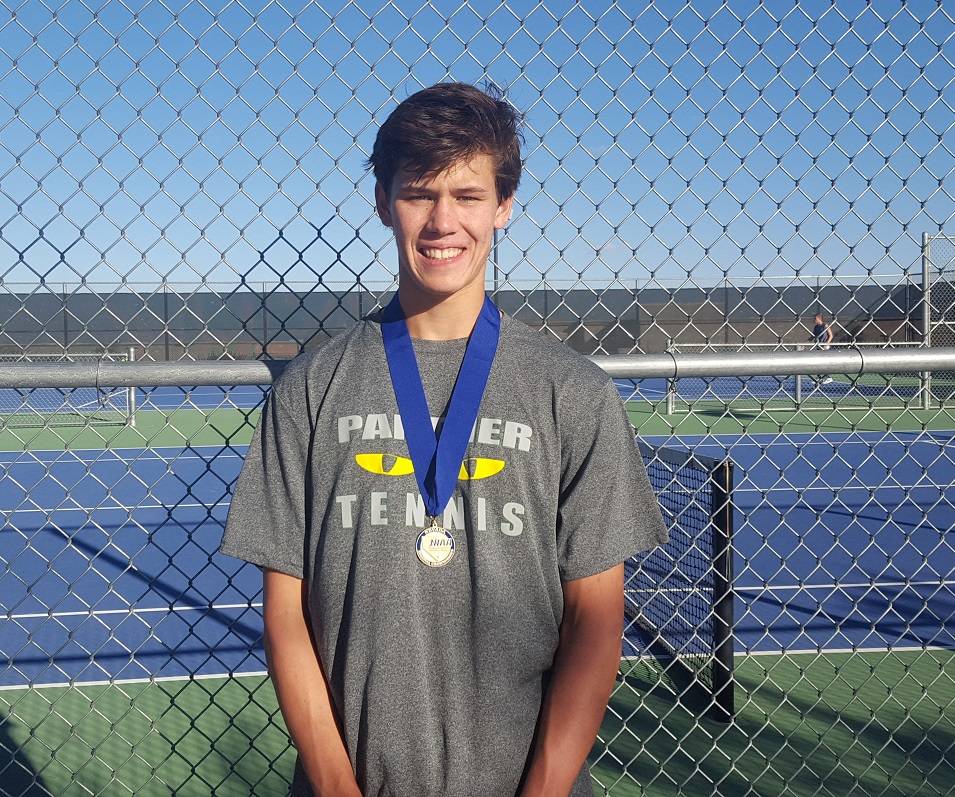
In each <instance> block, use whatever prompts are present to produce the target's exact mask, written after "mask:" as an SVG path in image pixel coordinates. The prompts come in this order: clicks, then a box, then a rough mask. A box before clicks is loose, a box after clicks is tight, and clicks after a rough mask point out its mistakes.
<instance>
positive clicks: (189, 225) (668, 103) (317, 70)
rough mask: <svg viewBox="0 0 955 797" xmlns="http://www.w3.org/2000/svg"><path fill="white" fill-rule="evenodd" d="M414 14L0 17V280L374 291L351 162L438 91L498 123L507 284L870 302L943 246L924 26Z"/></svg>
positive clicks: (944, 23)
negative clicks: (475, 104)
mask: <svg viewBox="0 0 955 797" xmlns="http://www.w3.org/2000/svg"><path fill="white" fill-rule="evenodd" d="M545 5H546V8H545V7H544V6H545ZM418 6H419V3H418V2H417V1H416V0H410V1H409V0H392V2H387V3H386V2H383V1H382V0H357V1H353V2H345V1H344V0H330V1H329V0H323V2H321V3H303V2H292V0H283V2H281V3H278V2H268V3H266V2H260V1H259V0H253V1H252V2H243V4H241V5H240V4H238V3H235V2H217V1H216V0H210V1H209V2H203V3H198V2H189V3H182V2H162V3H160V2H145V3H142V2H139V3H137V2H127V3H119V2H105V3H102V4H100V3H99V2H91V3H90V4H89V5H84V4H83V3H81V2H76V1H75V0H69V2H65V3H57V2H50V3H42V2H37V0H27V2H24V3H22V4H16V5H15V4H14V3H12V2H11V1H10V0H3V2H2V4H0V278H2V280H3V283H4V284H5V285H7V286H11V287H12V286H13V285H14V284H17V285H18V286H19V284H21V283H36V282H37V281H38V280H39V277H40V276H42V277H43V278H44V279H46V280H49V281H51V282H54V283H59V282H63V281H67V282H75V281H77V280H79V279H80V278H81V277H82V278H85V279H87V280H89V281H93V282H105V283H112V284H116V283H118V282H120V281H121V280H127V281H129V282H133V283H145V284H153V285H155V284H156V283H158V282H160V281H161V280H168V281H171V282H176V283H196V282H198V281H200V280H203V279H205V280H207V281H210V282H216V283H225V284H233V285H234V284H236V283H237V282H239V281H240V280H245V281H248V282H250V283H252V284H253V285H258V284H260V283H262V282H269V283H274V282H275V281H276V280H277V279H278V278H279V277H281V278H282V279H284V280H286V281H289V282H295V283H304V284H314V283H315V282H316V281H318V280H319V279H321V280H324V281H325V282H328V283H338V284H339V285H340V284H342V283H344V284H350V283H354V282H355V280H356V279H357V278H358V277H360V278H361V279H362V281H363V282H367V283H379V282H381V281H382V280H388V279H390V274H391V272H392V270H393V268H394V255H393V249H392V248H391V247H390V245H389V243H388V240H389V233H388V231H387V230H385V229H384V228H383V227H382V226H381V224H380V223H379V222H378V221H377V219H376V218H375V217H374V215H373V209H372V204H371V195H372V182H371V180H370V178H369V177H368V175H367V174H366V172H365V170H364V159H365V157H366V156H367V153H368V152H369V151H370V149H371V145H372V142H373V140H374V135H375V130H376V129H377V126H378V125H379V124H380V123H381V122H382V121H383V120H384V118H385V117H386V116H387V114H388V112H389V111H390V110H391V109H392V108H393V107H394V106H395V104H396V103H397V102H398V101H400V100H401V99H403V98H404V97H406V96H408V95H409V94H411V93H412V92H414V91H415V90H417V89H418V88H421V87H423V86H427V85H430V84H432V83H435V82H439V81H447V80H462V81H468V82H475V83H480V82H482V81H485V80H490V81H493V82H494V83H496V84H498V85H499V86H502V87H503V88H505V89H506V91H507V95H508V97H509V99H510V100H511V101H512V102H513V103H514V104H515V105H517V106H518V108H519V109H520V110H522V111H523V112H524V113H525V114H526V129H525V139H526V145H525V150H524V153H525V159H526V166H525V175H524V178H523V180H522V183H521V187H520V190H519V192H518V212H517V213H516V214H515V219H514V221H513V222H512V224H511V226H510V227H509V229H508V230H507V233H506V235H504V236H502V239H501V242H500V246H499V250H498V263H499V267H500V270H501V273H502V274H506V275H507V276H508V279H510V280H512V281H515V282H519V283H521V284H524V285H526V284H528V283H531V284H532V283H533V282H534V281H536V280H539V279H540V278H541V275H546V276H547V279H548V280H550V281H552V282H553V283H554V284H555V285H561V286H566V285H570V284H573V283H574V281H576V280H578V279H579V280H581V281H582V282H583V283H584V284H590V285H594V286H603V285H607V284H609V283H611V282H613V281H614V280H618V281H620V282H622V283H623V284H624V285H630V286H632V285H634V284H635V283H638V282H639V283H640V284H644V283H646V282H647V281H648V280H650V281H651V282H652V281H653V280H657V281H660V282H663V283H666V284H674V282H675V283H676V284H679V283H680V282H682V281H685V280H686V279H687V278H689V279H692V280H693V281H694V282H696V283H698V284H701V285H707V284H713V283H716V282H720V281H722V280H723V279H725V278H728V279H729V280H730V281H731V282H740V283H743V282H749V281H751V280H753V279H756V278H761V277H765V278H772V279H773V280H781V281H783V282H785V281H788V280H791V279H799V278H800V275H801V276H802V277H812V278H813V279H815V278H816V277H817V276H818V275H833V274H834V275H836V277H837V278H842V279H846V280H850V279H852V280H857V279H858V278H859V277H861V276H864V275H866V274H870V273H874V274H880V275H887V276H886V278H887V279H889V280H892V279H894V275H901V274H902V273H903V272H907V271H909V272H913V271H918V269H919V268H920V258H921V245H920V242H921V237H922V234H923V232H929V233H937V232H940V231H942V232H947V233H951V234H955V218H953V217H955V175H953V170H955V130H953V126H955V21H953V6H952V5H951V4H948V3H944V2H943V3H939V2H922V1H921V0H911V1H910V2H905V3H900V2H871V3H866V2H842V0H839V2H836V3H834V4H833V3H824V2H800V3H798V4H797V3H794V2H765V3H762V4H760V3H757V2H749V1H747V0H733V2H730V3H720V2H694V3H691V4H689V5H687V4H684V3H682V2H669V1H664V2H653V3H650V4H648V3H639V2H631V1H630V0H622V1H621V2H617V3H614V2H609V0H586V2H579V3H575V2H571V0H548V1H547V3H546V4H541V3H537V2H530V1H528V0H509V2H507V3H499V2H485V1H484V0H473V1H472V2H471V3H469V4H464V3H462V2H460V0H454V2H447V1H446V0H437V2H433V3H432V4H431V5H430V6H429V7H428V8H425V9H422V10H418ZM645 6H649V7H645ZM688 275H689V277H688Z"/></svg>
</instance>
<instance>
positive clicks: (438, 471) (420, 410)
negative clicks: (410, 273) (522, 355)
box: [381, 294, 501, 518]
mask: <svg viewBox="0 0 955 797" xmlns="http://www.w3.org/2000/svg"><path fill="white" fill-rule="evenodd" d="M500 330H501V315H500V313H499V312H498V309H497V307H495V305H494V302H492V301H491V300H490V298H488V297H486V296H485V297H484V305H483V307H481V313H480V315H479V316H478V319H477V322H476V323H475V324H474V329H473V330H472V331H471V335H470V337H469V338H468V344H467V348H466V349H465V351H464V360H463V361H462V363H461V369H460V371H458V378H457V379H456V380H455V382H454V390H453V391H452V392H451V400H450V401H449V402H448V410H447V414H446V416H445V419H444V424H443V425H442V426H441V434H440V436H439V435H436V434H435V431H434V427H433V426H432V425H431V413H430V412H429V410H428V400H427V397H426V396H425V393H424V387H423V385H422V384H421V374H420V373H419V371H418V361H417V359H416V358H415V353H414V346H413V345H412V343H411V335H410V334H409V333H408V325H407V324H406V323H405V316H404V311H403V310H402V309H401V304H400V303H399V302H398V295H397V294H395V297H394V298H393V299H392V300H391V302H389V304H388V306H387V307H386V308H385V311H384V314H383V315H382V323H381V337H382V341H383V343H384V346H385V357H386V358H387V359H388V370H389V371H390V372H391V384H392V386H393V388H394V391H395V399H396V400H397V402H398V412H399V413H400V415H401V422H402V426H404V430H405V439H406V440H407V441H408V452H409V454H410V456H411V462H412V464H413V465H414V474H415V479H416V480H417V482H418V489H419V490H420V491H421V497H422V498H423V499H424V505H425V509H426V511H427V513H428V516H429V517H432V518H437V517H438V516H439V515H440V514H441V513H442V512H443V511H444V508H445V506H447V504H448V501H449V500H451V496H452V495H453V494H454V488H455V486H456V485H457V483H458V474H459V473H460V471H461V463H462V461H463V460H464V453H465V451H466V450H467V445H468V438H470V436H471V430H472V429H473V428H474V422H475V421H476V420H477V416H478V410H479V408H480V406H481V399H482V398H483V396H484V389H485V387H487V380H488V376H490V373H491V365H492V364H493V362H494V355H495V354H496V353H497V342H498V338H499V337H500Z"/></svg>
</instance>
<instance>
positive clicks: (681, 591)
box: [624, 579, 955, 595]
mask: <svg viewBox="0 0 955 797" xmlns="http://www.w3.org/2000/svg"><path fill="white" fill-rule="evenodd" d="M880 587H955V580H947V579H938V580H930V581H877V582H875V583H870V582H868V581H860V582H858V583H854V582H847V583H844V584H841V583H835V582H834V583H831V584H769V585H767V586H747V585H734V586H733V592H734V593H735V592H755V593H758V594H763V593H766V592H780V591H782V592H792V591H796V592H801V591H802V590H806V591H809V590H818V589H865V588H869V589H878V588H880ZM709 589H710V588H709V587H707V586H705V585H703V586H698V587H663V588H654V589H650V588H647V587H624V593H625V594H626V595H670V594H672V595H692V594H695V593H698V592H705V591H708V590H709Z"/></svg>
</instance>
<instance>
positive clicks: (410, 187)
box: [398, 183, 488, 194]
mask: <svg viewBox="0 0 955 797" xmlns="http://www.w3.org/2000/svg"><path fill="white" fill-rule="evenodd" d="M398 190H399V191H401V192H420V193H424V194H433V193H434V191H432V190H431V189H430V188H427V187H425V186H423V185H416V184H414V183H406V184H405V185H401V186H399V187H398ZM451 193H453V194H486V193H488V189H487V188H485V187H484V186H481V185H466V186H462V187H460V188H454V189H452V191H451Z"/></svg>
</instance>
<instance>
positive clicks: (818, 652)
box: [0, 645, 955, 689]
mask: <svg viewBox="0 0 955 797" xmlns="http://www.w3.org/2000/svg"><path fill="white" fill-rule="evenodd" d="M929 650H932V651H942V652H947V653H952V651H951V649H950V648H947V647H945V646H944V645H924V646H923V645H905V646H900V647H895V646H893V647H884V648H859V647H856V648H800V649H798V650H790V649H786V650H750V651H739V652H737V651H733V658H734V659H746V658H749V657H751V656H753V657H755V656H778V657H780V658H782V657H784V656H825V655H827V654H830V653H856V654H859V655H880V656H882V655H885V654H886V653H916V652H918V653H921V652H923V651H929ZM952 655H953V656H955V653H952ZM706 656H707V654H706V653H695V654H694V653H683V654H677V655H676V656H671V657H670V658H676V659H684V658H686V659H699V658H701V657H706ZM656 659H657V656H654V655H653V654H652V653H641V654H638V655H636V656H632V655H631V656H621V657H620V660H621V661H644V660H651V661H655V660H656ZM0 688H2V687H0ZM6 688H10V687H6ZM20 688H21V689H22V688H25V687H20Z"/></svg>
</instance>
